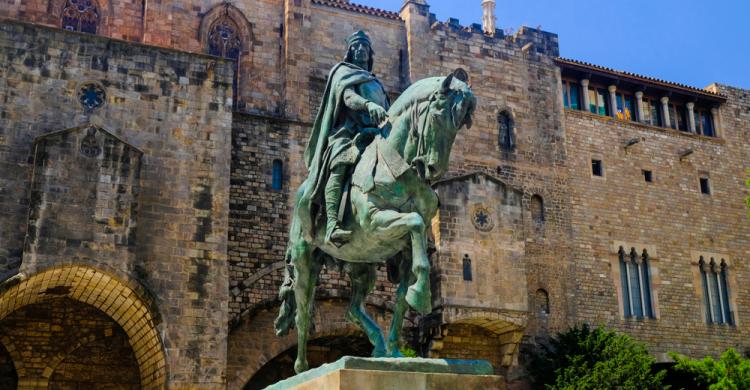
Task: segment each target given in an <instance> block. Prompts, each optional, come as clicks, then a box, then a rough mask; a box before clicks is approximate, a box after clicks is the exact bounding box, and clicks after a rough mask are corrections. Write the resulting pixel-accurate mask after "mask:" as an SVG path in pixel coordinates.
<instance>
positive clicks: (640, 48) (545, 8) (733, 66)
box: [352, 0, 750, 89]
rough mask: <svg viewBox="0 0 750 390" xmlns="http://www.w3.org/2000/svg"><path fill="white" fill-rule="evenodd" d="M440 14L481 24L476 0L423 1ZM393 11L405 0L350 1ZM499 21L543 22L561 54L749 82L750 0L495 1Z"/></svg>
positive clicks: (675, 76)
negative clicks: (557, 43)
mask: <svg viewBox="0 0 750 390" xmlns="http://www.w3.org/2000/svg"><path fill="white" fill-rule="evenodd" d="M427 1H428V3H429V4H430V11H431V12H433V13H435V14H436V15H437V18H438V20H441V21H444V20H447V19H448V18H449V17H454V18H458V19H459V20H460V21H461V24H462V25H465V26H466V25H469V24H471V23H480V22H481V19H482V7H481V0H427ZM352 2H354V3H359V4H364V5H369V6H372V7H378V8H382V9H386V10H390V11H398V10H399V9H400V8H401V5H402V4H403V0H352ZM496 15H497V26H498V28H501V29H507V28H512V29H514V30H516V29H518V27H520V26H522V25H527V26H531V27H537V26H540V25H541V27H542V29H543V30H546V31H550V32H554V33H556V34H558V35H559V36H560V54H561V56H563V57H567V58H572V59H576V60H582V61H586V62H591V63H594V64H597V65H602V66H607V67H611V68H615V69H618V70H626V71H629V72H633V73H639V74H643V75H646V76H651V77H657V78H660V79H664V80H668V81H674V82H678V83H683V84H688V85H691V86H695V87H705V86H707V85H709V84H711V83H713V82H719V83H722V84H729V85H733V86H736V87H742V88H747V89H750V1H748V0H709V1H705V0H702V1H696V0H627V1H609V0H598V1H587V0H576V1H560V0H526V1H522V0H497V11H496Z"/></svg>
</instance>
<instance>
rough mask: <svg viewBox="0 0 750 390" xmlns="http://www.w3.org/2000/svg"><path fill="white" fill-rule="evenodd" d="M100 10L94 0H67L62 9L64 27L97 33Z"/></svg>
mask: <svg viewBox="0 0 750 390" xmlns="http://www.w3.org/2000/svg"><path fill="white" fill-rule="evenodd" d="M98 27H99V10H98V9H97V8H96V4H95V3H94V2H93V1H92V0H67V1H66V2H65V6H64V7H63V10H62V28H64V29H66V30H70V31H79V32H85V33H89V34H96V31H97V28H98Z"/></svg>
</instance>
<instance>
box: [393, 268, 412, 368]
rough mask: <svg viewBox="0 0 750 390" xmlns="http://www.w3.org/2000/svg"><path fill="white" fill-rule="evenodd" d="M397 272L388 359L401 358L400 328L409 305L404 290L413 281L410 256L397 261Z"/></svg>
mask: <svg viewBox="0 0 750 390" xmlns="http://www.w3.org/2000/svg"><path fill="white" fill-rule="evenodd" d="M398 267H399V270H398V275H399V276H398V280H399V283H398V288H397V289H396V307H395V309H394V310H393V320H392V321H391V329H390V331H389V332H388V344H387V347H388V356H389V357H403V356H404V355H403V354H402V353H401V328H402V326H403V324H404V315H405V314H406V309H408V308H409V305H408V304H407V303H406V289H407V288H408V287H409V284H410V283H411V282H412V281H413V280H414V277H413V275H412V273H411V258H410V256H405V255H402V256H401V261H399V265H398Z"/></svg>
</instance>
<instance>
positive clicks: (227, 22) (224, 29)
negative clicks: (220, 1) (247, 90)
mask: <svg viewBox="0 0 750 390" xmlns="http://www.w3.org/2000/svg"><path fill="white" fill-rule="evenodd" d="M239 31H240V30H239V28H238V27H237V24H236V23H235V22H234V21H233V20H232V19H231V18H230V17H229V16H228V15H224V16H223V17H221V18H219V19H218V20H217V21H215V22H214V24H213V25H211V28H210V29H209V30H208V54H211V55H214V56H217V57H222V58H228V59H230V60H234V81H233V82H232V90H233V92H232V97H233V99H232V101H233V102H234V104H235V106H236V104H237V84H238V79H239V66H240V53H241V52H242V40H241V39H240V34H239Z"/></svg>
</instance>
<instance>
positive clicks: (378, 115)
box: [367, 102, 388, 126]
mask: <svg viewBox="0 0 750 390" xmlns="http://www.w3.org/2000/svg"><path fill="white" fill-rule="evenodd" d="M367 111H368V112H369V114H370V119H372V122H373V124H374V125H376V126H377V125H380V124H381V123H383V121H385V120H386V119H387V118H388V113H387V112H386V111H385V109H384V108H383V107H381V106H379V105H378V104H376V103H373V102H367Z"/></svg>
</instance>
